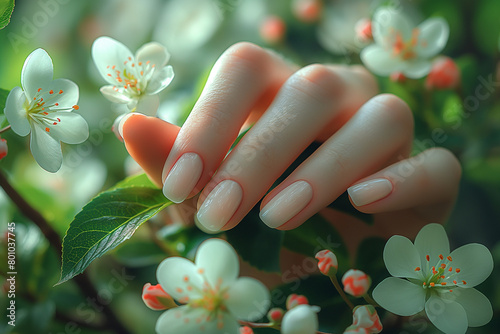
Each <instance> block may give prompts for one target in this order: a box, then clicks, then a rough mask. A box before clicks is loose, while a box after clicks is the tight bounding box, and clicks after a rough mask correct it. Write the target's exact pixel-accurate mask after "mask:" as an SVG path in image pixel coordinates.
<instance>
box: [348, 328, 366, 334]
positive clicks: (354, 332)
mask: <svg viewBox="0 0 500 334" xmlns="http://www.w3.org/2000/svg"><path fill="white" fill-rule="evenodd" d="M344 334H371V333H370V331H369V330H368V329H366V328H363V327H357V326H349V327H347V328H346V330H345V331H344Z"/></svg>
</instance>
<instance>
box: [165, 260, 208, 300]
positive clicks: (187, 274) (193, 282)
mask: <svg viewBox="0 0 500 334" xmlns="http://www.w3.org/2000/svg"><path fill="white" fill-rule="evenodd" d="M156 279H157V280H158V283H160V284H161V287H162V288H163V290H165V292H166V293H168V294H169V295H171V296H172V297H174V299H176V300H178V301H179V302H181V303H187V302H188V301H189V300H190V299H191V298H193V299H196V298H199V297H200V296H201V294H200V293H199V291H201V287H202V282H203V279H202V278H201V276H200V274H199V273H198V272H197V268H196V266H195V265H194V263H193V262H191V261H189V260H186V259H184V258H181V257H169V258H167V259H165V260H163V262H162V263H160V265H159V266H158V270H157V271H156ZM189 286H191V287H192V288H189Z"/></svg>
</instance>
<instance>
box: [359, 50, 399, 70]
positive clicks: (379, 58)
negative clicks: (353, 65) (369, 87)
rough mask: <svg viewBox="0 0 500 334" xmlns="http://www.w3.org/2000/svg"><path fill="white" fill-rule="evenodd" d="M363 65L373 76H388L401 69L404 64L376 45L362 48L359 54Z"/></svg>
mask: <svg viewBox="0 0 500 334" xmlns="http://www.w3.org/2000/svg"><path fill="white" fill-rule="evenodd" d="M360 57H361V60H362V61H363V64H365V66H366V67H367V68H368V69H369V70H370V71H372V72H373V73H375V74H378V75H382V76H388V75H389V74H391V73H393V72H398V71H401V70H402V69H403V66H404V63H402V62H401V61H400V60H399V58H396V57H393V56H392V55H391V54H390V52H388V51H386V50H384V49H383V48H381V47H380V46H378V45H370V46H367V47H366V48H364V49H363V50H362V51H361V54H360Z"/></svg>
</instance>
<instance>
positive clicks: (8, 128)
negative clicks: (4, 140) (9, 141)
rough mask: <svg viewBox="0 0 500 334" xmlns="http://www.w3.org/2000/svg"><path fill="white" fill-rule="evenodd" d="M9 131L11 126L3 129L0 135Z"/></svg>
mask: <svg viewBox="0 0 500 334" xmlns="http://www.w3.org/2000/svg"><path fill="white" fill-rule="evenodd" d="M7 130H10V125H7V126H6V127H5V128H3V129H1V130H0V134H2V133H4V132H5V131H7Z"/></svg>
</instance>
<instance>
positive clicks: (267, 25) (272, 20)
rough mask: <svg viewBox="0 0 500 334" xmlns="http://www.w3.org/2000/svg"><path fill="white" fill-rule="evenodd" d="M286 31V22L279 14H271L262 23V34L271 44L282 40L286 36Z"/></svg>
mask: <svg viewBox="0 0 500 334" xmlns="http://www.w3.org/2000/svg"><path fill="white" fill-rule="evenodd" d="M285 32H286V24H285V22H284V21H283V20H282V19H281V18H280V17H278V16H270V17H268V18H266V19H265V20H264V22H262V24H261V25H260V36H261V37H262V39H264V40H265V41H266V42H268V43H270V44H275V43H278V42H280V41H282V40H283V38H284V37H285Z"/></svg>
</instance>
